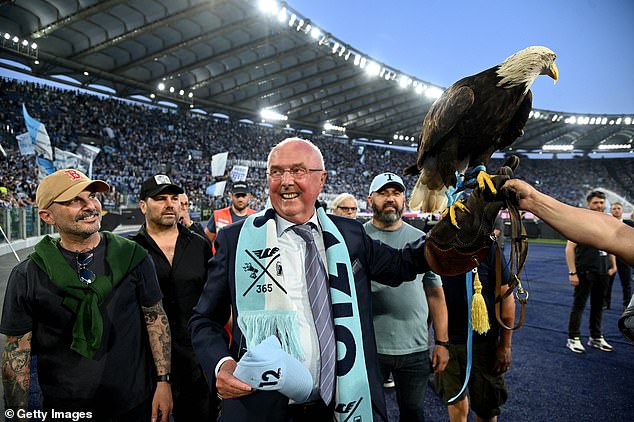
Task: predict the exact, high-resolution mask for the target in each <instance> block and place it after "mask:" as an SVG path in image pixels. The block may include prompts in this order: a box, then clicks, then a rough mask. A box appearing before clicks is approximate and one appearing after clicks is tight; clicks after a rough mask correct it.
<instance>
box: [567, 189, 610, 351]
mask: <svg viewBox="0 0 634 422" xmlns="http://www.w3.org/2000/svg"><path fill="white" fill-rule="evenodd" d="M586 201H587V204H588V209H590V210H592V211H598V212H601V213H602V212H603V211H604V209H605V194H604V193H603V192H601V191H593V192H590V194H588V196H587V198H586ZM566 263H567V264H568V271H569V272H568V275H569V280H570V284H571V285H572V286H574V288H575V292H574V299H573V302H572V309H571V311H570V320H569V322H568V341H567V342H566V347H567V348H568V349H570V350H571V351H572V352H574V353H583V352H585V350H586V349H585V348H584V347H583V344H581V331H580V326H581V317H582V315H583V311H584V309H585V307H586V302H587V301H588V297H590V339H589V340H588V346H591V347H594V348H597V349H599V350H602V351H604V352H611V351H613V350H614V349H613V348H612V346H611V345H610V344H609V343H608V342H607V341H605V339H604V338H603V334H602V333H601V318H602V317H603V297H604V295H605V290H606V289H607V286H608V281H609V278H610V276H611V275H613V274H614V273H615V272H616V260H615V258H614V255H609V254H608V253H607V252H605V251H601V250H598V249H595V248H593V247H591V246H586V245H582V244H577V243H574V242H571V241H568V243H567V245H566Z"/></svg>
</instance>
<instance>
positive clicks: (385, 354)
mask: <svg viewBox="0 0 634 422" xmlns="http://www.w3.org/2000/svg"><path fill="white" fill-rule="evenodd" d="M368 204H369V205H370V206H371V207H372V211H373V216H372V220H370V221H368V222H367V223H365V225H364V228H365V231H366V232H367V233H368V235H369V236H370V237H371V238H373V239H377V240H380V241H382V242H383V243H386V244H388V245H390V246H392V247H394V248H402V247H403V246H404V245H405V244H407V243H408V242H410V241H412V240H415V239H419V238H420V237H421V236H422V235H424V233H423V232H422V231H420V230H418V229H416V228H415V227H412V226H411V225H409V224H407V223H405V222H403V220H402V216H403V210H404V208H405V185H404V184H403V180H401V178H400V177H399V176H397V175H396V174H394V173H381V174H379V175H378V176H376V177H375V178H374V180H373V181H372V184H371V185H370V192H369V194H368ZM428 309H429V310H428ZM372 310H373V315H374V329H375V331H376V344H377V351H378V355H379V364H380V367H381V372H382V375H383V379H387V377H388V375H389V374H390V372H391V373H392V375H393V377H394V382H395V384H396V397H397V401H398V406H399V410H400V420H402V421H422V420H424V414H423V406H424V402H425V391H426V389H427V379H428V378H429V374H430V373H431V370H432V366H433V370H434V372H442V371H444V369H445V366H447V361H448V360H449V351H448V349H447V345H448V340H449V337H448V333H447V306H446V304H445V295H444V292H443V289H442V284H441V281H440V277H438V275H436V274H434V273H433V272H431V271H428V272H426V273H424V274H421V275H419V276H418V278H417V279H416V280H415V281H414V282H412V283H403V284H401V285H399V286H398V287H389V288H388V287H387V286H384V285H381V284H379V283H376V282H374V281H372ZM428 313H429V314H431V318H432V321H433V324H434V332H435V343H436V345H435V347H434V348H433V353H432V360H431V365H430V361H429V348H430V347H429V341H428V329H427V316H428Z"/></svg>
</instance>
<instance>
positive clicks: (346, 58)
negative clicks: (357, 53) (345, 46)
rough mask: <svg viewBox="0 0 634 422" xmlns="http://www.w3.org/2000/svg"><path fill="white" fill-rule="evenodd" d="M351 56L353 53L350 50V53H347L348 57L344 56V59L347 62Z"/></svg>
mask: <svg viewBox="0 0 634 422" xmlns="http://www.w3.org/2000/svg"><path fill="white" fill-rule="evenodd" d="M350 54H352V52H351V51H350V50H348V52H347V53H346V55H345V56H344V59H345V60H346V61H347V60H348V59H349V58H350Z"/></svg>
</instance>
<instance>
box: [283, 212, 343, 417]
mask: <svg viewBox="0 0 634 422" xmlns="http://www.w3.org/2000/svg"><path fill="white" fill-rule="evenodd" d="M291 229H292V230H293V231H294V232H295V233H297V234H298V235H299V236H300V237H301V238H302V239H304V241H305V242H306V256H305V258H304V267H305V270H306V285H307V287H308V299H309V300H310V309H311V311H312V313H313V319H314V320H315V328H316V329H317V336H318V338H319V352H320V354H321V369H320V372H319V377H320V379H319V394H320V396H321V398H322V400H323V401H324V403H326V405H329V404H330V402H331V400H332V396H333V391H334V387H335V363H336V351H335V331H334V326H333V322H332V316H331V305H330V296H329V294H328V282H327V280H328V275H327V273H326V269H325V268H324V264H323V263H322V262H321V259H320V258H319V251H318V250H317V245H315V238H314V237H313V234H312V232H311V229H310V226H309V225H308V224H301V225H297V226H293V227H291Z"/></svg>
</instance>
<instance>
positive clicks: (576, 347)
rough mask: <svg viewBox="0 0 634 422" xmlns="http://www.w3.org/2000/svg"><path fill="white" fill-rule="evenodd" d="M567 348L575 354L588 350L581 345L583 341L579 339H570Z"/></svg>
mask: <svg viewBox="0 0 634 422" xmlns="http://www.w3.org/2000/svg"><path fill="white" fill-rule="evenodd" d="M588 344H590V343H588ZM566 347H567V348H569V349H570V350H572V351H573V352H575V353H583V352H585V351H586V348H585V347H583V344H581V339H580V338H579V337H575V338H569V339H568V341H567V342H566Z"/></svg>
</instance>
